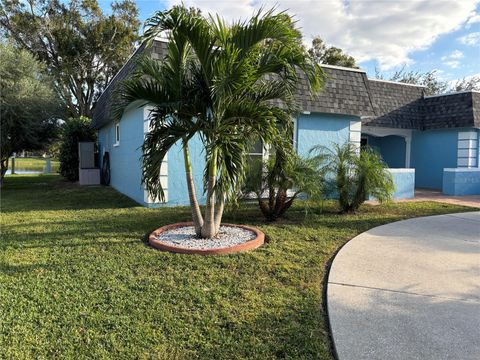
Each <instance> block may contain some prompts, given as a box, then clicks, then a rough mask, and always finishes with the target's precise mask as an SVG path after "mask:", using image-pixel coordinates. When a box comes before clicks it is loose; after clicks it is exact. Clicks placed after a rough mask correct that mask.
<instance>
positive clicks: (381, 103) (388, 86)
mask: <svg viewBox="0 0 480 360" xmlns="http://www.w3.org/2000/svg"><path fill="white" fill-rule="evenodd" d="M368 88H369V93H370V97H371V99H372V105H373V112H374V114H375V115H374V116H373V117H371V118H365V119H363V123H364V124H368V125H369V126H382V127H393V128H401V129H420V128H421V126H422V98H423V96H424V87H423V86H414V85H408V84H402V83H395V82H390V81H379V80H368Z"/></svg>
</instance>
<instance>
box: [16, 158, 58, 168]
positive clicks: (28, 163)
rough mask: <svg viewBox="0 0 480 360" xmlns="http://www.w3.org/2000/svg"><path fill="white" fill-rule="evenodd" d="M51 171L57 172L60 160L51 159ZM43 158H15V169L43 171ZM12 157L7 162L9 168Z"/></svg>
mask: <svg viewBox="0 0 480 360" xmlns="http://www.w3.org/2000/svg"><path fill="white" fill-rule="evenodd" d="M51 163H52V172H58V169H59V168H60V162H59V161H58V160H53V159H52V160H51ZM45 164H46V162H45V159H44V158H42V157H38V158H15V170H17V171H43V170H44V167H45ZM11 166H12V159H10V162H9V169H10V170H11Z"/></svg>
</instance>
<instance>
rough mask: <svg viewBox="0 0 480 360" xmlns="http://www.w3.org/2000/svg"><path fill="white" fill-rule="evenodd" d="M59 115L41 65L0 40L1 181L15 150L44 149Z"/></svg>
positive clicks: (50, 139)
mask: <svg viewBox="0 0 480 360" xmlns="http://www.w3.org/2000/svg"><path fill="white" fill-rule="evenodd" d="M61 115H62V108H61V106H60V103H59V101H58V100H57V97H56V95H55V92H54V90H53V86H52V80H51V78H50V77H49V76H48V75H47V74H46V72H45V69H44V67H43V66H42V64H40V63H39V62H38V61H37V60H35V59H34V58H33V56H32V55H31V54H29V53H28V52H27V51H25V50H17V49H15V48H14V47H13V46H12V45H11V44H1V43H0V121H1V149H0V151H1V179H0V184H1V182H3V178H4V176H5V173H6V171H7V169H8V159H9V158H10V157H11V156H12V154H13V153H14V152H20V151H21V150H28V151H32V150H42V149H45V148H46V147H47V146H48V145H49V144H50V143H51V142H52V141H53V140H54V139H55V138H56V137H57V135H58V132H57V129H58V118H59V117H60V116H61Z"/></svg>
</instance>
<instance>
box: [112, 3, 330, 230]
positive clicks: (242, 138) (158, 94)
mask: <svg viewBox="0 0 480 360" xmlns="http://www.w3.org/2000/svg"><path fill="white" fill-rule="evenodd" d="M147 26H148V29H147V31H146V33H145V37H146V40H150V41H151V40H152V39H153V38H155V37H156V36H157V35H158V34H159V33H161V32H162V33H163V32H165V31H166V33H167V34H168V36H169V43H168V49H167V57H166V59H165V61H164V62H162V63H160V64H158V63H156V62H155V61H154V60H142V61H140V63H139V66H138V69H139V72H138V73H137V75H136V76H134V77H133V78H131V79H129V80H127V81H126V82H124V83H123V86H120V87H119V89H118V96H119V99H121V101H119V102H118V103H117V105H118V106H117V109H116V110H115V111H114V113H115V114H116V115H115V116H116V117H118V116H119V115H120V114H121V111H122V109H124V108H125V107H126V106H127V105H128V104H131V103H133V102H134V101H139V102H138V103H139V104H140V105H142V104H143V105H144V104H147V103H150V104H152V105H153V107H154V109H153V111H152V112H151V113H150V121H151V130H150V132H149V134H148V135H147V136H146V139H145V143H144V145H143V152H144V155H143V165H144V172H143V180H144V183H145V185H146V187H147V189H148V191H149V192H150V193H151V194H152V195H153V196H159V197H160V198H163V190H162V188H161V182H160V181H159V180H160V179H159V176H160V172H159V167H160V165H161V162H162V160H163V158H164V157H165V155H166V154H167V152H168V150H169V149H170V148H171V147H172V146H173V144H174V143H176V142H177V141H181V142H182V144H183V146H184V149H185V148H186V144H187V143H188V140H189V139H191V138H192V137H193V136H194V135H197V134H198V135H199V136H200V138H201V139H202V141H203V143H204V147H205V157H206V166H205V169H204V174H205V176H204V191H205V192H206V197H207V203H206V207H205V213H204V215H203V216H202V214H201V212H200V209H198V204H196V203H195V202H194V201H193V200H192V199H193V191H192V188H193V187H192V186H190V185H189V187H188V190H189V194H190V203H191V206H192V212H194V213H195V214H196V215H195V216H193V221H194V223H195V228H196V229H199V231H197V235H199V236H202V237H205V238H211V237H213V236H215V235H216V234H217V233H218V230H219V227H220V223H221V219H222V215H223V209H224V205H225V202H226V201H228V200H229V199H230V200H233V201H234V200H235V197H236V194H237V191H238V186H239V185H238V184H240V183H241V182H242V180H243V178H244V176H245V168H246V153H247V150H248V149H250V147H251V146H252V144H253V143H254V141H256V140H257V139H261V140H262V141H263V142H264V143H267V144H268V143H270V142H272V141H273V139H274V138H275V137H276V136H278V132H279V128H278V127H277V125H278V124H279V123H280V124H281V125H283V126H284V127H288V126H292V121H291V111H292V109H293V108H294V105H295V97H294V94H295V90H296V86H297V83H298V80H299V79H298V70H300V71H303V72H304V73H305V74H306V76H307V78H308V80H309V82H310V83H311V86H312V88H313V89H314V90H316V89H318V88H319V87H320V85H321V78H320V76H319V75H320V73H321V70H320V69H319V67H318V66H316V65H315V64H314V63H313V62H312V61H311V59H310V58H309V56H308V54H306V52H305V50H304V48H303V46H302V44H301V36H300V33H299V32H298V30H297V29H295V27H294V25H293V22H292V21H291V19H290V17H289V16H287V15H286V14H285V13H279V14H275V13H274V12H273V11H267V12H265V13H261V12H259V13H257V14H256V15H255V16H253V17H252V18H251V19H250V20H248V21H245V22H235V23H234V24H233V25H231V26H229V25H227V24H226V23H224V22H223V20H221V19H220V18H219V17H213V16H211V17H209V18H206V17H203V16H202V15H200V14H198V13H196V14H195V13H192V11H191V10H189V9H186V8H185V7H183V6H177V7H174V8H172V9H171V10H169V11H165V12H157V13H156V14H155V15H154V16H153V17H152V18H150V19H149V20H148V21H147ZM175 74H177V76H178V78H179V79H177V80H173V79H172V77H173V76H174V75H175ZM172 81H179V82H180V83H182V84H183V85H182V86H178V87H177V88H175V89H172V88H170V87H169V84H170V83H171V82H172ZM280 104H283V106H280ZM187 154H188V152H187ZM185 160H186V161H185V164H186V172H187V181H189V179H188V173H189V169H188V163H189V161H188V158H187V156H185ZM191 182H192V183H193V180H192V181H191Z"/></svg>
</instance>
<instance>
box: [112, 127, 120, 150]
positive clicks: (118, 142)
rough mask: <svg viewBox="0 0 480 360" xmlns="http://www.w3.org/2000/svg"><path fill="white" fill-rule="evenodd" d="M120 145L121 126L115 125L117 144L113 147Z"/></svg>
mask: <svg viewBox="0 0 480 360" xmlns="http://www.w3.org/2000/svg"><path fill="white" fill-rule="evenodd" d="M118 145H120V124H115V144H113V146H118Z"/></svg>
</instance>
